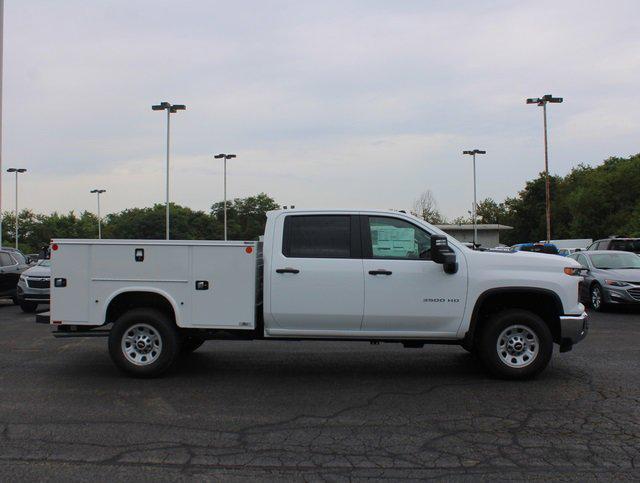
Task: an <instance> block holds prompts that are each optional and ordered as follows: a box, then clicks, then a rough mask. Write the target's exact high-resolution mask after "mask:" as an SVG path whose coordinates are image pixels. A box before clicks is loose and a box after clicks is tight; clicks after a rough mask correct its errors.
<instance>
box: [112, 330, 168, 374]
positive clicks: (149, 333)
mask: <svg viewBox="0 0 640 483" xmlns="http://www.w3.org/2000/svg"><path fill="white" fill-rule="evenodd" d="M120 347H121V348H122V353H123V354H124V355H125V357H126V358H127V360H128V361H129V362H131V363H132V364H135V365H137V366H146V365H149V364H151V363H153V362H155V361H156V360H157V359H158V357H160V354H161V353H162V338H161V337H160V334H159V333H158V331H157V330H156V329H154V328H153V327H152V326H150V325H149V324H134V325H132V326H131V327H129V328H128V329H127V330H126V331H125V333H124V334H123V335H122V342H121V344H120Z"/></svg>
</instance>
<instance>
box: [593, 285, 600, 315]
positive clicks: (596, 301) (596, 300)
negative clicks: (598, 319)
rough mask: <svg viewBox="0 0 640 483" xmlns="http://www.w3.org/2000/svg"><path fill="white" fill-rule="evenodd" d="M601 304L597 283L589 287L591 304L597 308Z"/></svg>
mask: <svg viewBox="0 0 640 483" xmlns="http://www.w3.org/2000/svg"><path fill="white" fill-rule="evenodd" d="M601 305H602V290H600V287H598V286H597V285H594V287H593V288H592V289H591V306H592V307H593V308H594V309H595V310H598V309H599V308H600V306H601Z"/></svg>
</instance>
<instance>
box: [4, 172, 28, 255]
mask: <svg viewBox="0 0 640 483" xmlns="http://www.w3.org/2000/svg"><path fill="white" fill-rule="evenodd" d="M26 172H27V170H26V169H25V168H9V169H7V173H16V249H17V248H18V174H20V173H26Z"/></svg>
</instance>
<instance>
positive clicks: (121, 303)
mask: <svg viewBox="0 0 640 483" xmlns="http://www.w3.org/2000/svg"><path fill="white" fill-rule="evenodd" d="M138 308H150V309H155V310H159V311H160V312H163V313H164V314H166V315H167V316H169V317H170V318H171V320H172V321H173V323H174V324H175V322H176V314H175V311H174V310H173V306H172V305H171V303H170V302H169V301H168V300H167V299H166V297H164V296H162V295H160V294H158V293H155V292H123V293H121V294H119V295H116V296H115V297H114V298H113V300H111V302H109V306H108V307H107V315H106V317H105V321H104V322H105V324H108V323H110V322H115V321H116V320H118V318H119V317H120V316H121V315H122V314H124V313H125V312H127V311H128V310H131V309H138Z"/></svg>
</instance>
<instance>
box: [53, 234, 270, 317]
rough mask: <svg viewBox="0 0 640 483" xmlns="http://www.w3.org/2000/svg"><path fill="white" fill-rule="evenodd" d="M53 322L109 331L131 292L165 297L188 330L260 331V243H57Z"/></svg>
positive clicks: (159, 241)
mask: <svg viewBox="0 0 640 483" xmlns="http://www.w3.org/2000/svg"><path fill="white" fill-rule="evenodd" d="M51 247H52V250H51V280H52V283H51V291H52V293H51V295H52V296H51V300H52V302H51V323H52V324H64V325H67V324H71V325H87V326H97V325H102V324H104V323H105V321H106V315H107V310H108V308H109V305H110V304H111V303H112V302H113V301H114V300H117V298H118V297H119V296H120V297H122V296H124V294H126V293H131V292H145V293H152V294H157V295H158V296H161V297H163V298H164V299H165V300H166V301H167V302H169V303H170V304H171V306H172V307H173V310H174V313H175V318H176V323H177V325H178V326H179V327H184V328H202V329H253V328H254V327H255V320H256V292H257V291H256V287H257V268H256V267H257V265H258V263H257V259H258V256H259V248H260V246H259V244H258V242H242V241H232V242H223V241H181V240H64V239H61V240H53V241H52V243H51Z"/></svg>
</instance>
